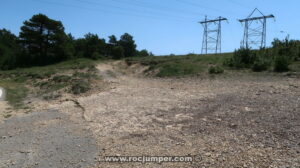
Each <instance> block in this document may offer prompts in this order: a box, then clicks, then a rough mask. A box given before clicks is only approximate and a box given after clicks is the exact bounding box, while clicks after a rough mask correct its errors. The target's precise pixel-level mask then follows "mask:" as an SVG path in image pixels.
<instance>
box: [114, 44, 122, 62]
mask: <svg viewBox="0 0 300 168" xmlns="http://www.w3.org/2000/svg"><path fill="white" fill-rule="evenodd" d="M112 56H113V59H121V58H124V49H123V47H121V46H116V47H114V48H113V49H112Z"/></svg>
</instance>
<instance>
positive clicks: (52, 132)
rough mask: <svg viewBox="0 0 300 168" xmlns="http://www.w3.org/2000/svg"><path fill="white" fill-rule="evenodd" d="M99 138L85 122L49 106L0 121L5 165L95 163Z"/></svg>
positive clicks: (0, 160)
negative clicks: (85, 125)
mask: <svg viewBox="0 0 300 168" xmlns="http://www.w3.org/2000/svg"><path fill="white" fill-rule="evenodd" d="M95 146H96V141H95V139H93V137H92V134H91V132H90V131H89V130H87V129H85V128H84V126H83V124H82V123H75V122H73V121H70V120H69V119H68V116H66V115H65V114H62V113H59V112H57V111H53V110H48V111H44V112H35V113H31V114H28V115H25V116H17V117H13V118H11V119H8V120H7V121H6V122H4V123H3V124H1V125H0V156H1V157H0V167H1V168H21V167H22V168H50V167H57V168H58V167H61V168H75V167H90V166H93V165H95V163H96V162H95V158H97V155H98V149H97V148H95Z"/></svg>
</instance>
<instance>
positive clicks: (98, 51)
mask: <svg viewBox="0 0 300 168" xmlns="http://www.w3.org/2000/svg"><path fill="white" fill-rule="evenodd" d="M150 55H153V54H152V53H149V52H148V51H147V50H141V51H138V50H137V45H136V43H135V41H134V37H133V36H132V35H130V34H128V33H125V34H123V35H122V36H121V37H120V38H119V39H118V38H117V37H116V36H115V35H111V36H109V40H108V41H106V40H105V39H104V38H100V37H99V36H98V35H97V34H93V33H87V34H86V35H85V36H84V37H83V38H77V39H76V38H74V37H73V36H72V34H70V33H69V34H68V33H66V32H65V28H64V25H63V23H62V22H61V21H57V20H53V19H51V18H49V17H47V16H46V15H44V14H37V15H34V16H32V18H31V19H29V20H26V21H24V23H23V26H22V27H21V30H20V33H19V35H18V36H16V35H15V34H13V33H11V32H10V31H9V30H7V29H0V69H1V70H10V69H15V68H22V67H32V66H44V65H51V64H54V63H58V62H62V61H66V60H70V59H76V58H89V59H108V58H109V59H121V58H126V57H135V56H137V57H145V56H150Z"/></svg>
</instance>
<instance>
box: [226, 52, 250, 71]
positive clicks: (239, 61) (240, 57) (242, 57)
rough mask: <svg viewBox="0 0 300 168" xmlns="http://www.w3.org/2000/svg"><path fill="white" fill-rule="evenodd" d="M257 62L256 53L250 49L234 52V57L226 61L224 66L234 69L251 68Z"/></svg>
mask: <svg viewBox="0 0 300 168" xmlns="http://www.w3.org/2000/svg"><path fill="white" fill-rule="evenodd" d="M255 60H256V53H255V52H254V51H251V50H250V49H248V48H240V49H238V50H236V51H234V53H233V56H232V57H231V58H230V59H228V60H225V62H224V64H225V65H227V66H230V67H234V68H249V67H251V65H252V64H253V63H254V61H255Z"/></svg>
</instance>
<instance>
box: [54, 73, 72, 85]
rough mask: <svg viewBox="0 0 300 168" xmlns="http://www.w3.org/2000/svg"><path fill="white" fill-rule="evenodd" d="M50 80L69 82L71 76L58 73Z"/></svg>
mask: <svg viewBox="0 0 300 168" xmlns="http://www.w3.org/2000/svg"><path fill="white" fill-rule="evenodd" d="M52 80H53V81H54V82H56V83H61V82H69V81H70V80H71V77H70V76H66V75H58V76H54V77H53V79H52Z"/></svg>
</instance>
